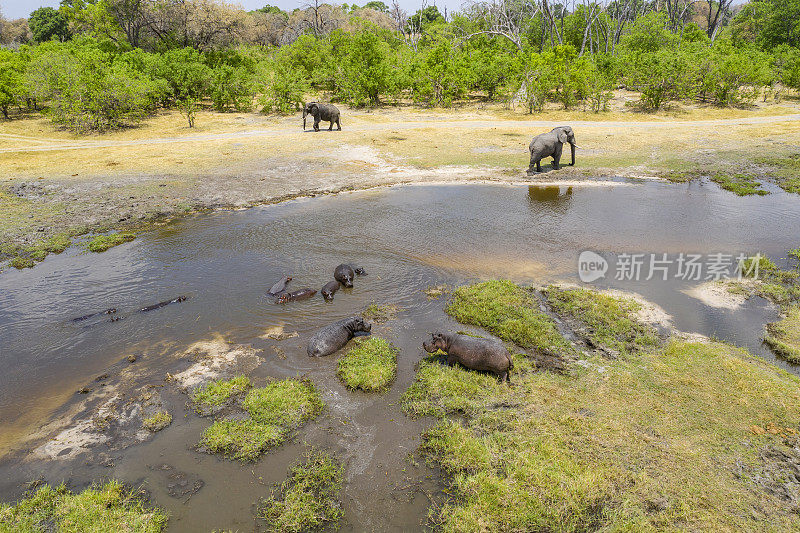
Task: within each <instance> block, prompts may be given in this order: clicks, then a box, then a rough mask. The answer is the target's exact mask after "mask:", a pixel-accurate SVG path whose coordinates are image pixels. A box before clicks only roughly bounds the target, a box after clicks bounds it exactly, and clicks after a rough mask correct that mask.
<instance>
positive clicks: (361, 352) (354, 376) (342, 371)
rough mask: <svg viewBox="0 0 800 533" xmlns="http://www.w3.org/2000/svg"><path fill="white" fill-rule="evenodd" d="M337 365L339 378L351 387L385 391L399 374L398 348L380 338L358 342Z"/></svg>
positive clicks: (359, 340)
mask: <svg viewBox="0 0 800 533" xmlns="http://www.w3.org/2000/svg"><path fill="white" fill-rule="evenodd" d="M338 366H339V369H338V371H337V372H336V375H338V376H339V379H341V380H342V382H343V383H344V384H345V385H347V387H348V388H350V389H353V390H355V389H361V390H363V391H366V392H373V391H382V390H385V389H386V388H387V387H388V386H389V384H390V383H391V382H392V381H394V378H395V376H396V375H397V348H395V347H394V346H392V344H391V343H390V342H389V341H387V340H385V339H381V338H380V337H368V338H365V339H357V341H356V344H355V346H354V347H353V348H351V349H350V350H349V351H348V352H347V353H346V354H345V355H343V356H342V357H341V358H340V359H339V363H338Z"/></svg>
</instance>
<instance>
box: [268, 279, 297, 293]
mask: <svg viewBox="0 0 800 533" xmlns="http://www.w3.org/2000/svg"><path fill="white" fill-rule="evenodd" d="M290 281H292V276H285V277H283V278H281V280H280V281H279V282H277V283H276V284H275V285H273V286H272V288H271V289H270V290H269V291H267V294H268V295H270V296H277V295H279V294H280V293H282V292H284V291H285V290H286V285H287V284H288V283H289V282H290Z"/></svg>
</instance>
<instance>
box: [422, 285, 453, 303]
mask: <svg viewBox="0 0 800 533" xmlns="http://www.w3.org/2000/svg"><path fill="white" fill-rule="evenodd" d="M449 291H450V287H449V286H448V285H431V286H430V287H428V288H427V289H425V290H424V291H422V292H424V293H425V296H427V297H428V300H435V299H437V298H439V297H440V296H442V295H443V294H447V293H448V292H449Z"/></svg>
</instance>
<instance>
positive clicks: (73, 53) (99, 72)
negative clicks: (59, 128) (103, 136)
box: [26, 40, 163, 132]
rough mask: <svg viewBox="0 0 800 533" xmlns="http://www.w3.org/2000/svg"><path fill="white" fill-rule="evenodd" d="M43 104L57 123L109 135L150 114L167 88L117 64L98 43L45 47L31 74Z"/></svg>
mask: <svg viewBox="0 0 800 533" xmlns="http://www.w3.org/2000/svg"><path fill="white" fill-rule="evenodd" d="M26 82H27V85H28V87H29V90H30V91H31V93H32V95H34V96H35V97H36V98H37V99H39V100H40V101H42V102H47V103H48V105H49V108H48V114H49V115H50V117H51V118H52V120H53V121H54V122H55V123H57V124H61V125H64V126H66V127H67V128H69V129H71V130H74V131H78V132H88V131H106V130H109V129H113V128H118V127H121V126H124V125H127V124H131V123H135V122H137V121H139V120H141V119H142V118H144V117H145V116H147V115H148V114H150V113H151V112H152V111H153V110H154V108H155V106H156V102H157V101H158V99H159V96H160V95H159V91H160V90H162V89H163V85H161V84H159V83H157V82H155V81H154V80H153V79H152V78H150V77H149V76H147V75H144V74H142V73H140V72H137V71H136V70H134V69H133V68H132V67H131V66H130V64H128V63H126V62H123V61H116V60H115V58H114V56H113V55H112V54H110V53H108V52H104V51H102V50H101V49H100V47H99V46H98V44H97V43H96V42H95V41H93V40H83V41H81V42H72V43H68V44H59V43H55V42H51V43H47V44H44V45H40V46H39V47H38V48H37V49H36V50H35V51H34V55H33V57H32V59H31V63H30V65H29V66H28V68H27V70H26Z"/></svg>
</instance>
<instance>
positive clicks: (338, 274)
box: [333, 264, 356, 287]
mask: <svg viewBox="0 0 800 533" xmlns="http://www.w3.org/2000/svg"><path fill="white" fill-rule="evenodd" d="M355 276H356V273H355V271H354V270H353V267H351V266H350V265H344V264H342V265H339V266H337V267H336V270H334V271H333V279H335V280H336V281H338V282H339V283H341V284H342V285H344V286H345V287H352V286H353V278H354V277H355Z"/></svg>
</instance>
